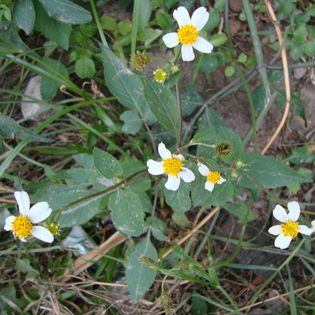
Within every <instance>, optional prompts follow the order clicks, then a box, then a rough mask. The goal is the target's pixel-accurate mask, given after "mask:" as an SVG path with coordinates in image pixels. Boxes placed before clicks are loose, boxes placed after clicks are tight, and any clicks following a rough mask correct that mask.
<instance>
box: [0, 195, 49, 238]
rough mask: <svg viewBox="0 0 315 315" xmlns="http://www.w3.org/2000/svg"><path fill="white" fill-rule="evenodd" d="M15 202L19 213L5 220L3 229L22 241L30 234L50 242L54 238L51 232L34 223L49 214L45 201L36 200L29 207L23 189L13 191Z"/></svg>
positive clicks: (27, 197) (42, 219)
mask: <svg viewBox="0 0 315 315" xmlns="http://www.w3.org/2000/svg"><path fill="white" fill-rule="evenodd" d="M14 196H15V199H16V202H17V204H18V206H19V211H20V215H19V216H17V217H16V216H14V215H11V216H9V217H7V219H6V220H5V226H4V229H5V230H6V231H12V233H13V234H14V236H15V237H17V238H19V239H20V240H21V241H22V242H26V239H27V238H28V237H30V236H34V237H36V238H38V239H39V240H41V241H43V242H47V243H51V242H52V241H53V240H54V237H53V235H52V234H51V232H50V231H49V230H48V229H46V228H45V227H43V226H40V225H34V224H37V223H39V222H42V221H44V220H45V219H47V218H48V217H49V215H50V214H51V211H52V210H51V209H50V208H49V205H48V203H47V202H46V201H42V202H38V203H36V204H35V205H33V206H32V207H31V208H30V198H29V196H28V194H27V192H25V191H16V192H15V193H14Z"/></svg>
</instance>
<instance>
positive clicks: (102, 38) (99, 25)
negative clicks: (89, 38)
mask: <svg viewBox="0 0 315 315" xmlns="http://www.w3.org/2000/svg"><path fill="white" fill-rule="evenodd" d="M90 5H91V8H92V14H93V17H94V20H95V23H96V26H97V29H98V33H99V35H100V38H101V41H102V44H103V45H104V46H105V47H108V44H107V40H106V38H105V35H104V32H103V29H102V25H101V23H100V20H99V18H98V14H97V11H96V6H95V3H94V0H90Z"/></svg>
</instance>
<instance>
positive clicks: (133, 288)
mask: <svg viewBox="0 0 315 315" xmlns="http://www.w3.org/2000/svg"><path fill="white" fill-rule="evenodd" d="M142 257H147V258H149V259H150V260H152V261H153V262H155V261H156V260H157V252H156V249H155V248H154V246H153V245H152V243H151V241H150V239H149V238H146V239H144V240H142V241H141V242H140V243H138V244H137V246H136V248H135V250H134V252H133V253H131V255H130V256H129V257H128V260H127V265H126V278H127V285H128V290H129V292H130V294H131V296H132V299H133V300H134V301H135V302H138V301H139V300H140V299H141V298H142V297H143V295H144V293H145V292H146V291H147V290H148V289H149V288H150V286H151V285H152V284H153V282H154V279H155V277H156V270H154V269H150V268H148V267H147V266H145V265H144V264H143V262H141V258H142Z"/></svg>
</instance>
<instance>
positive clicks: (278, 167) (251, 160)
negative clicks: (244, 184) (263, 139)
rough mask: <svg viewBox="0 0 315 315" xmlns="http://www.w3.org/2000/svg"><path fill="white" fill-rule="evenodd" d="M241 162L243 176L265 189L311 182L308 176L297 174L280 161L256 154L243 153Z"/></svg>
mask: <svg viewBox="0 0 315 315" xmlns="http://www.w3.org/2000/svg"><path fill="white" fill-rule="evenodd" d="M242 161H243V163H244V166H243V167H242V168H241V172H242V173H243V175H245V176H249V177H250V178H253V179H254V180H256V181H257V182H259V183H260V184H261V185H263V186H264V187H265V188H277V187H283V186H287V185H290V184H298V183H305V182H310V181H311V180H312V179H311V177H310V176H307V175H302V174H299V173H298V172H296V171H295V170H293V169H292V168H290V167H289V166H287V165H286V164H284V163H283V162H282V161H279V160H276V159H274V158H272V157H268V156H262V155H260V154H258V153H244V154H243V156H242Z"/></svg>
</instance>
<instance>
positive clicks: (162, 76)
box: [153, 68, 167, 83]
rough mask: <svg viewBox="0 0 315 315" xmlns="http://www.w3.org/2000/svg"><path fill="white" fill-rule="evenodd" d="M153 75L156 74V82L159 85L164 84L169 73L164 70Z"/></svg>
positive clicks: (159, 70) (158, 70)
mask: <svg viewBox="0 0 315 315" xmlns="http://www.w3.org/2000/svg"><path fill="white" fill-rule="evenodd" d="M153 74H154V78H155V81H157V82H159V83H164V81H165V80H166V78H167V72H166V71H165V70H164V69H162V68H158V69H156V70H155V71H154V73H153Z"/></svg>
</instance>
